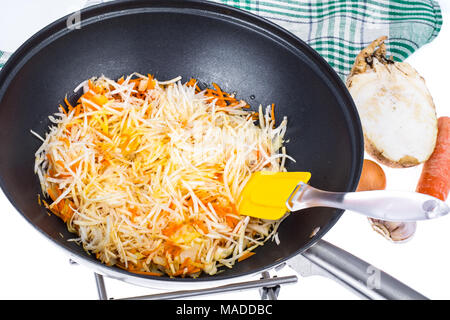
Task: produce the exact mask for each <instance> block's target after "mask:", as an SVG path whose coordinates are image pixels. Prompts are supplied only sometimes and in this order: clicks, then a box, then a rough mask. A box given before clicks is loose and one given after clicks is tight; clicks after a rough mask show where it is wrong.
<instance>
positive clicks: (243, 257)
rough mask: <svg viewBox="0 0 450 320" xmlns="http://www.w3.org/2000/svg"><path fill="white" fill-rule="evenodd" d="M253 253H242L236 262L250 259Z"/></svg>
mask: <svg viewBox="0 0 450 320" xmlns="http://www.w3.org/2000/svg"><path fill="white" fill-rule="evenodd" d="M254 254H255V253H254V252H247V253H244V254H243V255H242V256H241V257H239V258H238V262H241V261H242V260H245V259H247V258H250V257H251V256H252V255H254Z"/></svg>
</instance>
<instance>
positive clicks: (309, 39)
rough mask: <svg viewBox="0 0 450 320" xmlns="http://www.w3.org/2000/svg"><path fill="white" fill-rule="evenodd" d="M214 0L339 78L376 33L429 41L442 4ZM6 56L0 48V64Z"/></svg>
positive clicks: (407, 43) (396, 47)
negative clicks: (304, 51) (261, 21)
mask: <svg viewBox="0 0 450 320" xmlns="http://www.w3.org/2000/svg"><path fill="white" fill-rule="evenodd" d="M107 1H109V0H88V2H87V3H88V4H95V3H99V2H107ZM213 1H215V2H219V3H223V4H227V5H230V6H233V7H236V8H240V9H243V10H247V11H250V12H252V13H254V14H256V15H259V16H261V17H264V18H266V19H268V20H270V21H272V22H274V23H276V24H278V25H280V26H282V27H283V28H285V29H287V30H289V31H290V32H292V33H293V34H295V35H296V36H298V37H299V38H300V39H302V40H303V41H305V42H306V43H308V44H309V45H310V46H311V47H313V48H314V49H315V50H316V51H317V52H319V53H320V54H321V55H322V56H323V57H324V58H325V59H326V60H327V61H328V63H329V64H330V65H331V66H332V67H333V68H334V69H335V70H336V72H337V73H338V74H339V76H340V77H341V78H342V79H343V80H345V77H346V76H347V75H348V73H349V71H350V69H351V66H352V64H353V62H354V59H355V57H356V55H357V54H358V53H359V51H361V49H362V48H364V47H366V46H367V45H368V44H369V43H371V42H372V41H373V40H375V39H376V38H378V37H380V36H383V35H387V36H388V37H389V39H388V41H387V42H386V45H387V50H388V53H389V54H391V55H393V57H394V59H396V60H397V61H402V60H404V59H406V58H407V57H408V56H409V55H411V54H412V53H413V52H414V51H416V50H417V49H419V48H420V47H421V46H423V45H424V44H426V43H428V42H431V41H432V40H433V39H434V38H435V37H436V36H437V35H438V33H439V31H440V29H441V26H442V15H441V9H440V7H439V4H438V2H437V1H434V0H322V1H320V0H309V1H308V0H213ZM442 1H448V0H442ZM8 57H9V54H6V53H3V52H2V51H0V68H1V67H3V64H4V63H5V61H6V59H7V58H8Z"/></svg>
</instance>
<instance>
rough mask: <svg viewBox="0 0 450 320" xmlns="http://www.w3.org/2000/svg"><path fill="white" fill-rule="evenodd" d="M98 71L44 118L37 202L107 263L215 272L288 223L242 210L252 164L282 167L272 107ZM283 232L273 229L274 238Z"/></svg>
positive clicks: (140, 269)
mask: <svg viewBox="0 0 450 320" xmlns="http://www.w3.org/2000/svg"><path fill="white" fill-rule="evenodd" d="M180 80H181V78H180V77H177V78H175V79H173V80H169V81H165V82H158V80H156V79H154V78H153V77H152V76H150V75H148V76H144V75H141V74H137V73H134V74H132V75H129V76H127V77H126V78H124V77H122V78H121V79H119V80H117V81H114V80H111V79H109V78H107V77H105V76H102V77H99V78H92V79H90V80H88V81H85V82H83V83H82V84H80V85H79V86H78V87H77V90H78V89H81V88H83V90H84V93H83V95H82V96H81V98H80V99H79V100H78V103H77V105H75V106H72V105H70V103H69V102H68V101H67V98H66V99H65V103H66V107H63V106H60V112H58V113H55V114H54V115H51V116H49V119H50V121H51V122H52V126H50V127H49V132H47V133H46V135H45V138H42V137H40V136H39V135H38V134H37V133H35V132H34V131H32V133H33V134H34V135H36V136H37V137H38V138H40V139H41V140H43V143H42V145H41V147H40V148H39V149H38V150H37V151H36V159H35V172H36V174H37V176H38V177H39V180H40V183H41V187H42V191H43V195H44V196H45V197H47V198H50V199H51V201H49V202H48V203H47V202H45V201H44V200H42V202H43V203H44V204H45V205H46V206H47V208H48V209H49V210H51V211H52V212H53V213H54V214H56V215H57V216H59V217H60V218H61V219H62V220H63V221H64V222H66V224H67V227H68V229H69V231H71V232H73V233H75V234H77V235H78V237H77V238H76V239H75V241H77V242H79V243H80V244H81V245H82V246H83V248H84V249H85V250H86V251H88V252H90V253H93V254H95V256H96V257H97V258H98V259H99V260H100V261H102V262H103V263H105V264H107V265H117V266H119V267H121V268H123V269H126V270H129V271H131V272H136V273H143V274H149V275H163V274H167V275H169V276H186V275H189V276H192V277H196V276H198V275H199V274H200V273H201V272H205V273H207V274H210V275H213V274H215V273H217V272H218V268H219V267H221V266H226V267H232V266H233V265H234V264H235V262H236V261H241V260H243V259H246V258H248V257H249V256H251V255H252V254H253V252H252V251H253V250H254V249H255V248H256V247H258V246H261V245H263V244H264V242H266V241H267V240H268V239H270V238H271V237H273V236H274V235H276V232H277V228H278V225H279V224H280V222H281V221H268V220H261V219H257V218H251V217H248V216H241V215H239V213H238V212H237V210H236V207H237V201H238V198H239V194H240V192H241V191H242V189H243V187H244V185H245V184H246V182H247V181H248V179H249V178H250V176H251V174H252V173H253V172H256V171H261V170H269V171H285V168H284V163H285V159H286V158H289V159H290V157H288V156H287V155H286V150H285V148H284V146H283V144H284V139H283V137H284V134H285V131H286V124H287V120H286V118H284V119H283V120H282V121H281V122H280V124H279V125H278V126H275V119H274V114H273V105H272V107H270V106H268V107H267V108H265V109H264V110H263V108H262V106H260V107H259V112H257V113H255V112H253V111H251V110H250V109H248V105H247V103H246V102H245V101H242V100H237V99H236V98H235V97H234V95H230V94H228V93H225V92H222V91H221V89H220V88H219V87H218V86H217V85H216V84H214V89H205V90H200V89H199V87H198V86H197V84H196V82H195V80H194V79H191V81H189V82H187V83H184V84H182V83H181V81H180ZM275 239H276V241H277V242H279V240H278V237H275Z"/></svg>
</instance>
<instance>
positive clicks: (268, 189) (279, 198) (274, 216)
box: [238, 171, 311, 220]
mask: <svg viewBox="0 0 450 320" xmlns="http://www.w3.org/2000/svg"><path fill="white" fill-rule="evenodd" d="M310 178H311V173H309V172H268V171H260V172H255V173H253V174H252V176H251V178H250V180H249V181H248V182H247V184H246V185H245V187H244V190H242V193H241V195H240V199H239V206H238V211H239V214H241V215H246V216H251V217H255V218H261V219H267V220H278V219H280V218H281V217H283V215H284V214H286V212H287V211H288V209H287V207H286V201H287V199H288V198H289V196H290V195H291V193H292V191H293V190H294V189H295V187H296V186H297V185H298V184H299V183H300V182H304V183H308V181H309V179H310Z"/></svg>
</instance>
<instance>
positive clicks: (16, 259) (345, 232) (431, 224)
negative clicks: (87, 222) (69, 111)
mask: <svg viewBox="0 0 450 320" xmlns="http://www.w3.org/2000/svg"><path fill="white" fill-rule="evenodd" d="M84 2H85V0H65V1H58V0H40V1H35V0H15V1H2V3H1V10H0V30H2V32H1V33H0V50H6V51H14V50H15V49H17V48H18V46H20V44H22V43H23V42H24V41H25V40H26V39H27V38H28V37H30V36H31V35H33V34H34V33H35V32H36V31H38V30H39V29H41V28H42V27H44V26H45V25H47V24H48V23H50V22H52V21H53V20H55V19H57V18H59V17H61V16H63V15H66V14H69V13H71V12H73V11H75V10H77V9H78V8H80V7H81V6H82V5H83V4H84ZM440 4H441V8H442V11H443V18H444V25H443V28H442V31H441V32H440V34H439V36H438V37H437V39H435V40H434V41H433V42H432V43H430V44H428V45H426V46H424V47H422V48H421V49H420V50H419V51H418V52H416V53H414V54H413V55H412V56H411V57H410V58H408V60H407V61H408V62H409V63H410V64H411V65H412V66H413V67H415V68H416V69H417V70H418V71H419V73H420V74H421V75H422V76H423V77H424V78H425V79H426V82H427V84H428V87H429V89H430V91H431V94H432V96H433V99H434V102H435V104H436V108H437V114H438V116H443V115H447V116H448V115H450V107H449V106H450V87H449V80H448V78H449V75H450V66H449V60H448V57H449V52H450V25H448V23H447V21H450V20H449V19H450V3H449V1H441V3H440ZM3 152H7V150H3ZM384 169H385V171H386V174H387V178H388V181H387V189H389V190H408V191H414V190H415V187H416V184H417V180H418V177H419V175H420V171H421V167H416V168H411V169H389V168H386V167H384ZM324 239H325V240H327V241H329V242H331V243H333V244H334V245H336V246H339V247H341V248H343V249H345V250H347V251H349V252H351V253H352V254H354V255H356V256H358V257H360V258H362V259H364V260H366V261H367V262H369V263H371V264H373V265H374V266H376V267H378V268H380V269H382V270H384V271H385V272H387V273H389V274H391V275H392V276H394V277H395V278H397V279H399V280H401V281H402V282H404V283H406V284H408V285H409V286H411V287H412V288H414V289H416V290H417V291H419V292H421V293H422V294H424V295H425V296H427V297H429V298H431V299H450V292H449V287H450V255H449V251H448V245H449V244H450V217H448V216H447V217H444V218H442V219H440V220H434V221H427V222H421V223H419V225H418V229H417V232H416V234H415V236H414V237H413V238H412V239H411V240H410V241H408V242H406V243H403V244H394V243H391V242H389V241H387V240H385V239H384V238H383V237H381V236H380V235H379V234H377V233H375V232H374V231H373V230H372V229H371V227H370V225H369V223H368V222H367V219H366V218H364V217H362V216H359V215H357V214H355V213H352V212H346V213H345V214H344V215H343V217H342V218H341V219H340V220H339V222H338V223H337V224H336V226H335V227H334V228H333V229H332V230H331V231H330V232H328V233H327V234H326V236H325V237H324ZM288 274H294V272H293V271H292V270H290V269H289V268H284V269H283V270H281V271H280V272H279V273H278V275H288ZM249 280H251V279H249ZM106 285H107V290H108V296H109V297H114V298H120V297H126V296H135V295H140V294H150V293H156V292H159V291H156V290H154V289H148V288H141V287H136V286H132V285H128V284H125V283H123V282H119V281H116V280H112V279H106ZM97 298H98V296H97V289H96V286H95V280H94V275H93V273H92V271H91V270H89V269H87V268H85V267H84V266H80V265H72V264H70V263H69V259H68V257H67V256H66V255H65V253H64V252H63V251H62V250H61V249H59V248H57V247H56V246H55V245H54V244H53V243H50V241H49V240H47V239H46V238H44V237H43V236H42V235H41V234H40V233H38V232H37V231H36V230H35V229H34V228H33V227H32V226H31V225H29V224H28V222H26V221H25V219H24V218H22V216H21V215H20V214H19V213H17V212H16V211H15V209H14V207H13V206H12V205H11V204H10V203H9V202H8V200H7V199H6V198H5V196H4V195H3V193H1V192H0V299H97ZM207 298H208V299H259V293H258V291H257V290H252V291H246V292H234V293H228V294H220V295H214V296H210V297H207ZM279 298H280V299H358V297H356V296H355V295H353V293H350V292H349V291H347V290H346V289H344V288H342V287H341V286H339V285H338V284H336V283H334V282H333V281H331V280H329V279H325V278H321V277H309V278H302V277H299V282H298V283H297V284H294V285H286V286H284V287H282V289H281V292H280V296H279ZM202 299H205V298H204V297H202Z"/></svg>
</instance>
